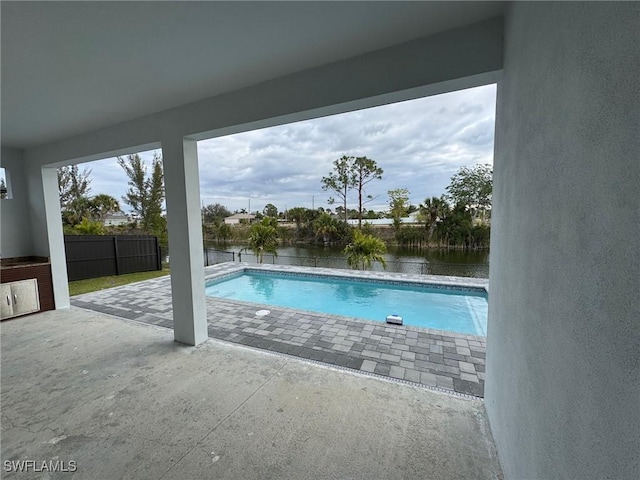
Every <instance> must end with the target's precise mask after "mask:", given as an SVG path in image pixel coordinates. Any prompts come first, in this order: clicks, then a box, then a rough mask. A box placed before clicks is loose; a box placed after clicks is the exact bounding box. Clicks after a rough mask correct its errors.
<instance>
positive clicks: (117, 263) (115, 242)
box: [113, 235, 120, 275]
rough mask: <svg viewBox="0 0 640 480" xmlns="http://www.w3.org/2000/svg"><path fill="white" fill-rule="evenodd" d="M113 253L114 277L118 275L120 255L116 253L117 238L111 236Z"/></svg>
mask: <svg viewBox="0 0 640 480" xmlns="http://www.w3.org/2000/svg"><path fill="white" fill-rule="evenodd" d="M113 252H114V254H115V260H116V275H120V254H119V253H118V237H116V236H115V235H114V236H113Z"/></svg>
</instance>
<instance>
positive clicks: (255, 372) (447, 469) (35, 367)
mask: <svg viewBox="0 0 640 480" xmlns="http://www.w3.org/2000/svg"><path fill="white" fill-rule="evenodd" d="M1 340H2V342H1V346H2V351H1V361H2V378H1V387H2V392H1V394H2V463H3V478H135V479H138V478H141V479H142V478H145V479H146V478H148V479H167V480H168V479H173V478H175V479H186V478H188V479H195V478H228V479H238V478H243V479H251V478H291V479H300V478H354V479H355V478H363V479H377V478H393V479H398V478H420V479H465V478H468V479H495V478H502V473H501V470H500V466H499V463H498V461H497V458H496V454H495V449H494V446H493V441H492V439H491V435H490V433H489V429H488V424H487V420H486V415H485V410H484V404H483V402H482V400H480V399H468V398H462V397H460V396H455V395H448V394H446V393H441V392H438V391H433V390H428V389H424V388H419V387H416V386H411V385H406V384H402V383H397V382H393V381H387V380H383V379H380V378H374V377H367V376H364V375H360V374H356V373H352V372H345V371H339V370H337V369H333V368H331V367H327V366H321V365H316V364H312V363H309V362H305V361H304V360H299V359H296V358H292V357H285V356H278V355H275V354H271V353H268V352H261V351H258V350H255V349H251V348H248V347H244V346H239V345H235V344H230V343H225V342H221V341H218V340H209V341H208V342H206V343H205V344H203V345H200V346H198V347H195V348H194V347H185V346H181V345H179V344H177V343H175V342H173V332H172V331H171V330H169V329H166V328H162V327H157V326H151V325H142V324H138V323H135V322H131V321H128V320H123V319H119V318H115V317H111V316H108V315H103V314H98V313H93V312H87V311H85V310H81V309H78V308H74V307H72V308H71V309H68V310H59V311H51V312H45V313H41V314H35V315H31V316H28V317H22V318H18V319H15V320H11V321H6V322H3V323H2V325H1ZM8 460H16V461H17V460H34V461H36V464H41V463H42V462H44V461H49V460H54V461H61V462H65V463H66V464H68V462H70V461H74V462H75V463H76V465H77V470H76V472H75V473H50V472H48V473H47V472H45V473H41V474H34V473H33V471H31V472H29V473H13V472H7V471H6V470H7V469H6V463H5V462H6V461H8Z"/></svg>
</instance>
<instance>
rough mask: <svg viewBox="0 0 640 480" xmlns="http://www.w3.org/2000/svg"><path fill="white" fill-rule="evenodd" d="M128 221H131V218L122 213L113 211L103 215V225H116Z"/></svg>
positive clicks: (124, 223)
mask: <svg viewBox="0 0 640 480" xmlns="http://www.w3.org/2000/svg"><path fill="white" fill-rule="evenodd" d="M128 223H131V219H130V218H129V216H128V215H125V214H124V213H114V214H112V215H107V216H106V217H104V226H105V227H117V226H118V225H126V224H128Z"/></svg>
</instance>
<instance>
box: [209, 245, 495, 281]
mask: <svg viewBox="0 0 640 480" xmlns="http://www.w3.org/2000/svg"><path fill="white" fill-rule="evenodd" d="M245 247H246V245H229V244H227V245H213V244H212V245H209V246H208V249H207V252H208V253H207V262H208V264H209V265H212V264H215V263H220V262H227V261H236V262H237V261H243V262H249V263H256V261H257V259H256V257H255V255H254V254H253V253H252V252H251V251H242V250H243V249H244V248H245ZM342 250H343V248H342V247H335V246H325V247H323V246H315V245H294V246H281V247H278V255H277V256H273V255H269V254H265V256H264V260H263V262H264V263H270V264H271V263H272V264H276V265H302V266H311V267H329V268H349V267H348V265H347V261H346V258H345V256H344V255H343V253H342ZM385 260H386V261H387V271H388V272H400V273H418V274H430V275H453V276H461V277H477V278H488V277H489V251H488V250H477V251H463V250H433V249H432V250H425V249H422V250H420V249H411V248H403V247H388V249H387V253H386V254H385ZM372 270H376V271H380V270H383V268H382V266H381V265H379V264H374V265H373V266H372Z"/></svg>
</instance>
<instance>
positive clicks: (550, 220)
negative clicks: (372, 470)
mask: <svg viewBox="0 0 640 480" xmlns="http://www.w3.org/2000/svg"><path fill="white" fill-rule="evenodd" d="M638 38H640V4H637V3H636V4H632V3H558V4H550V3H544V2H541V3H528V2H526V3H516V4H513V5H512V7H511V9H510V11H509V13H508V16H507V23H506V32H505V45H506V50H505V60H504V74H503V75H504V76H503V81H502V82H501V83H500V84H499V86H498V100H497V103H498V104H497V128H496V146H495V150H496V156H495V164H494V171H495V177H494V181H495V191H494V210H493V225H492V235H491V296H490V304H489V326H488V328H489V330H488V340H487V348H488V351H487V383H486V389H485V393H486V408H487V411H488V414H489V419H490V423H491V428H492V431H493V434H494V438H495V440H496V442H497V447H498V452H499V456H500V460H501V462H502V465H503V468H504V471H505V475H506V477H507V479H522V478H532V479H533V478H535V479H545V478H554V479H556V478H571V479H578V478H579V479H595V478H598V479H604V478H610V479H630V478H640V471H639V467H638V458H640V457H639V455H638V452H640V441H639V435H640V433H639V432H640V420H639V418H640V411H639V399H640V388H639V378H640V370H639V349H640V346H639V345H640V294H639V291H640V267H639V263H640V262H639V253H638V251H639V238H640V236H639V234H640V202H639V195H640V190H639V189H640V174H639V169H640V153H639V152H640V141H639V139H640V101H639V91H640V90H639V87H640V85H639V83H638V82H639V80H638V79H640V55H639V47H638V45H639V44H638Z"/></svg>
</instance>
